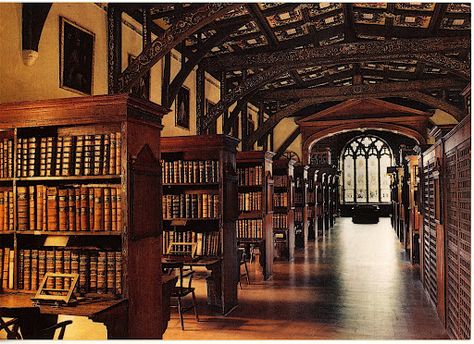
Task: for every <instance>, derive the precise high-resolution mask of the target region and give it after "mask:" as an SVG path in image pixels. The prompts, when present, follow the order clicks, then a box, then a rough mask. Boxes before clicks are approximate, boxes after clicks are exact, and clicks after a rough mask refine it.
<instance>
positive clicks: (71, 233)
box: [0, 231, 122, 236]
mask: <svg viewBox="0 0 474 344" xmlns="http://www.w3.org/2000/svg"><path fill="white" fill-rule="evenodd" d="M0 233H1V232H0ZM16 234H17V235H64V236H75V235H87V236H97V235H98V236H121V235H122V233H121V232H119V231H113V232H112V231H94V232H91V231H17V232H16Z"/></svg>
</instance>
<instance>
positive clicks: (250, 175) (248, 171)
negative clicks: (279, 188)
mask: <svg viewBox="0 0 474 344" xmlns="http://www.w3.org/2000/svg"><path fill="white" fill-rule="evenodd" d="M237 176H238V180H239V185H251V186H254V185H256V186H259V185H262V184H263V167H262V166H255V167H245V168H238V169H237Z"/></svg>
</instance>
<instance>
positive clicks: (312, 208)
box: [306, 166, 317, 240]
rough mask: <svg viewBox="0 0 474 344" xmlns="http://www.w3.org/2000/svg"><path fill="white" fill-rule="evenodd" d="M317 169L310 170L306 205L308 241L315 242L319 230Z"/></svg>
mask: <svg viewBox="0 0 474 344" xmlns="http://www.w3.org/2000/svg"><path fill="white" fill-rule="evenodd" d="M315 172H316V168H314V167H311V166H310V167H309V168H308V189H307V193H306V203H307V211H308V240H315V238H316V229H317V222H316V221H317V218H316V178H317V174H316V173H315Z"/></svg>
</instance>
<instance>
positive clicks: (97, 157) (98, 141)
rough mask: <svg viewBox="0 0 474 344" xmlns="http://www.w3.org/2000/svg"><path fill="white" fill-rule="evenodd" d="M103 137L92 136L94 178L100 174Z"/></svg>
mask: <svg viewBox="0 0 474 344" xmlns="http://www.w3.org/2000/svg"><path fill="white" fill-rule="evenodd" d="M102 136H103V135H94V169H93V172H94V173H93V174H94V175H95V176H97V175H100V174H102V165H103V160H102V159H103V137H102Z"/></svg>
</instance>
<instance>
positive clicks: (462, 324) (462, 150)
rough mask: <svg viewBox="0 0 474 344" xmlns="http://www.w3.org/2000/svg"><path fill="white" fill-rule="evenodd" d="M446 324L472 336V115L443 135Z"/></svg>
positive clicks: (466, 336)
mask: <svg viewBox="0 0 474 344" xmlns="http://www.w3.org/2000/svg"><path fill="white" fill-rule="evenodd" d="M443 144H444V154H445V155H444V158H445V161H444V173H445V174H444V179H443V180H444V183H443V186H444V188H443V190H444V192H445V193H444V195H445V197H444V202H443V208H442V209H443V210H444V213H443V216H444V226H445V238H444V239H445V241H444V243H445V258H446V260H445V261H446V328H447V331H448V334H449V335H450V336H451V337H452V338H454V339H469V338H471V268H472V267H471V216H472V214H471V158H472V155H471V116H470V115H468V116H467V117H466V118H464V120H463V121H461V123H459V125H458V126H456V127H455V128H454V129H453V130H452V131H451V132H449V133H448V134H447V135H445V136H444V137H443Z"/></svg>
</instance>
